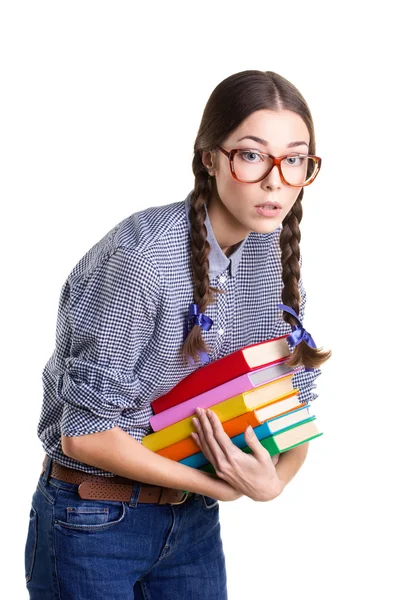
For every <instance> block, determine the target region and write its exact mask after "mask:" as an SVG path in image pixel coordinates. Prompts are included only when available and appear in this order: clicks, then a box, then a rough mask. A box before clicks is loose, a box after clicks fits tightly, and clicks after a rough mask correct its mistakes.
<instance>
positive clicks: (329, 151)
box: [0, 0, 400, 600]
mask: <svg viewBox="0 0 400 600" xmlns="http://www.w3.org/2000/svg"><path fill="white" fill-rule="evenodd" d="M372 6H375V3H374V4H372V3H368V2H367V3H366V2H343V3H338V2H335V3H330V4H328V3H322V2H321V3H315V2H314V3H307V2H287V1H286V2H283V3H276V2H275V3H272V2H271V3H267V2H265V1H263V2H256V1H254V2H251V3H248V2H213V3H212V2H203V3H198V2H182V3H178V2H168V3H162V2H158V3H157V2H153V3H151V4H149V5H148V6H146V7H144V5H143V3H140V4H139V3H133V2H108V3H107V2H102V1H98V0H97V1H96V2H88V1H80V2H76V1H70V2H55V1H52V2H40V1H37V2H18V1H14V2H3V3H2V4H1V9H0V10H1V12H0V60H1V65H0V68H1V72H0V77H1V93H0V120H1V122H0V125H1V132H0V173H1V178H0V186H1V189H0V192H1V213H2V214H1V250H2V252H1V255H2V277H1V282H2V294H1V316H2V328H1V329H2V332H1V339H2V345H1V352H2V356H1V367H2V369H1V373H2V376H1V420H2V425H3V427H2V432H3V435H2V436H1V455H2V472H1V477H2V494H1V502H2V531H1V540H2V542H1V544H2V546H3V548H2V551H3V552H5V553H6V556H5V557H4V558H3V559H2V566H3V567H4V568H5V572H4V573H3V574H2V577H1V585H2V586H3V593H2V596H3V597H7V598H10V599H11V598H12V599H13V600H19V599H25V598H27V597H28V594H27V591H26V589H25V581H24V545H25V540H26V534H27V527H28V520H29V510H30V503H31V497H32V494H33V492H34V489H35V487H36V483H37V479H38V475H39V472H40V469H41V464H42V460H43V456H44V452H43V449H42V447H41V443H40V440H39V439H38V438H37V436H36V427H37V422H38V419H39V414H40V409H41V403H42V383H41V372H42V369H43V367H44V365H45V363H46V361H47V360H48V358H49V356H50V355H51V353H52V351H53V348H54V343H55V325H56V316H57V308H58V300H59V294H60V290H61V287H62V284H63V282H64V281H65V278H66V276H67V275H68V273H69V272H70V270H71V269H72V267H73V266H74V265H75V264H76V262H77V261H78V260H79V259H80V257H81V256H82V255H83V254H84V253H86V251H87V250H88V249H89V248H90V247H91V246H92V245H93V244H95V243H96V242H97V241H98V240H99V239H100V238H101V237H103V235H104V234H105V233H106V232H108V231H109V230H110V229H111V228H112V227H113V226H114V225H115V224H116V223H118V222H119V221H121V220H122V219H124V218H125V217H127V216H128V215H130V214H132V213H133V212H136V211H138V210H141V209H143V208H146V207H148V206H155V205H162V204H167V203H170V202H176V201H181V200H184V198H185V197H186V195H187V194H188V192H189V191H190V190H191V189H192V187H193V183H194V177H193V174H192V171H191V160H192V155H193V143H194V140H195V137H196V133H197V129H198V126H199V123H200V120H201V115H202V111H203V109H204V106H205V104H206V102H207V100H208V97H209V95H210V94H211V92H212V90H213V89H214V87H215V86H216V85H217V84H218V83H219V82H220V81H222V80H223V79H225V78H226V77H228V76H229V75H231V74H233V73H235V72H238V71H242V70H247V69H260V70H265V71H266V70H272V71H275V72H277V73H279V74H281V75H283V76H284V77H286V78H287V79H289V80H290V81H291V82H292V83H293V84H294V85H296V87H298V89H299V90H300V91H301V93H302V94H303V95H304V97H305V98H306V100H307V102H308V104H309V106H310V108H311V111H312V115H313V118H314V124H315V133H316V143H317V152H316V153H317V154H318V155H319V156H321V157H322V159H323V160H322V169H321V173H320V175H319V176H318V178H317V180H316V182H315V183H314V184H313V185H312V186H310V187H309V188H306V189H305V193H304V199H303V207H304V217H303V221H302V223H301V232H302V239H301V251H302V254H303V279H304V283H305V287H306V290H307V307H306V316H305V321H304V326H305V327H306V329H307V330H308V331H310V332H311V334H312V336H313V337H314V339H315V341H316V343H317V345H318V346H322V347H323V348H324V349H328V348H329V349H331V350H332V352H333V355H332V358H331V359H330V360H329V361H328V362H327V363H325V364H324V365H323V367H322V368H323V373H322V375H321V376H320V377H319V379H318V380H317V389H316V391H317V393H318V394H319V397H318V399H317V400H316V401H315V402H314V405H313V410H314V412H315V414H316V416H317V419H318V423H319V426H320V429H321V430H322V431H323V432H324V435H322V436H321V437H320V438H318V439H316V440H314V441H312V442H311V443H310V451H309V454H308V457H307V459H306V462H305V463H304V465H303V467H302V468H301V469H300V471H299V472H298V474H297V475H296V477H295V478H294V479H293V480H292V482H291V483H290V484H289V485H288V486H287V488H286V489H285V490H284V492H283V494H282V495H281V496H280V497H279V498H278V499H276V500H275V501H272V502H269V503H256V502H253V501H251V500H249V499H248V498H241V499H240V500H238V501H236V502H231V503H221V508H220V513H221V525H222V532H223V542H224V549H225V554H226V561H227V571H228V592H229V600H241V599H242V598H263V599H264V598H275V599H280V600H289V599H290V600H291V599H292V598H296V599H297V600H303V599H304V600H305V599H307V600H317V599H320V598H324V599H327V600H331V599H332V600H333V599H336V598H341V599H345V600H347V599H350V598H363V599H366V598H368V599H369V598H371V599H372V598H376V597H380V598H385V599H386V600H389V599H392V598H393V599H394V598H398V597H399V596H400V591H399V584H398V577H397V573H396V570H397V566H398V539H399V534H400V530H399V529H400V528H399V519H398V514H399V495H398V491H397V489H398V481H397V479H398V475H399V452H398V443H397V438H398V431H397V421H398V418H399V409H398V403H399V400H400V398H399V396H400V395H399V390H398V380H397V377H396V376H397V368H398V365H397V343H396V342H397V338H398V335H399V326H398V322H399V310H398V309H399V295H398V293H399V292H398V290H399V282H398V279H399V277H398V265H397V257H398V252H397V244H398V240H399V234H398V226H399V209H398V206H399V185H398V181H399V178H400V174H399V168H398V165H399V155H398V138H399V119H398V111H399V109H398V107H399V100H400V99H399V94H398V91H397V90H398V78H399V71H398V58H399V47H398V46H396V45H395V38H396V36H397V32H396V31H395V18H394V15H393V14H391V12H390V7H391V6H392V3H389V2H379V3H378V5H377V8H376V9H372V8H371V7H372ZM396 80H397V81H396ZM396 138H397V140H396ZM166 150H168V152H166ZM395 349H396V350H395ZM6 588H7V589H8V592H7V594H6V593H5V589H6ZM157 600H158V599H157ZM177 600H178V599H177Z"/></svg>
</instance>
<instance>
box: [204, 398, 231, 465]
mask: <svg viewBox="0 0 400 600" xmlns="http://www.w3.org/2000/svg"><path fill="white" fill-rule="evenodd" d="M197 414H198V415H199V419H200V421H201V425H202V433H203V435H204V439H205V442H206V443H207V446H208V448H209V449H210V452H211V453H212V454H213V456H214V458H215V460H216V461H218V464H219V465H220V464H221V460H222V461H223V460H226V455H225V452H224V451H223V450H222V448H221V446H220V444H219V442H218V440H216V439H215V435H214V430H213V427H212V425H211V422H210V419H209V417H208V416H207V414H206V412H205V411H202V410H200V411H197Z"/></svg>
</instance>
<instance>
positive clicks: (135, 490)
mask: <svg viewBox="0 0 400 600" xmlns="http://www.w3.org/2000/svg"><path fill="white" fill-rule="evenodd" d="M141 489H142V482H141V481H135V482H134V484H133V489H132V495H131V499H130V500H129V506H132V507H133V508H135V507H136V505H137V503H138V498H139V494H140V490H141Z"/></svg>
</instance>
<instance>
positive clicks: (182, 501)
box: [169, 490, 189, 506]
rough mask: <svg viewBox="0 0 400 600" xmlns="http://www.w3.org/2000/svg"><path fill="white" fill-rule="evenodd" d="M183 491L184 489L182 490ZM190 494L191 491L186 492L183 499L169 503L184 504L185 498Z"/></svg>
mask: <svg viewBox="0 0 400 600" xmlns="http://www.w3.org/2000/svg"><path fill="white" fill-rule="evenodd" d="M182 491H183V490H182ZM188 496H189V492H185V495H184V497H183V499H182V500H179V502H170V503H169V504H173V505H174V506H175V505H176V504H183V503H184V502H185V500H186V499H187V497H188Z"/></svg>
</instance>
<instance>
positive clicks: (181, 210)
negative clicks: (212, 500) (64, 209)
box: [37, 191, 321, 476]
mask: <svg viewBox="0 0 400 600" xmlns="http://www.w3.org/2000/svg"><path fill="white" fill-rule="evenodd" d="M191 193H192V191H191V192H189V194H188V196H187V197H186V199H185V200H183V201H180V202H174V203H171V204H168V205H164V206H153V207H150V208H147V209H145V210H142V211H139V212H136V213H134V214H132V215H130V216H129V217H127V218H125V219H124V220H123V221H121V222H120V223H118V224H117V225H116V226H114V228H113V229H111V231H109V232H108V233H107V234H106V235H105V236H104V237H103V238H102V239H101V240H100V241H99V242H97V243H96V244H95V245H94V246H93V247H92V248H90V249H89V250H88V252H87V253H86V254H85V255H84V256H83V257H82V258H81V259H80V260H79V262H78V263H77V264H76V265H75V267H74V268H73V269H72V271H71V273H70V274H69V275H68V277H67V279H66V281H65V283H64V285H63V286H62V289H61V295H60V300H59V309H58V315H57V326H56V343H55V349H54V352H53V353H52V355H51V357H50V358H49V360H48V362H47V363H46V365H45V367H44V370H43V373H42V381H43V404H42V409H41V414H40V420H39V423H38V427H37V434H38V436H39V438H40V440H41V442H42V445H43V448H44V450H45V452H47V454H49V455H50V456H51V457H53V458H54V459H55V460H56V461H57V462H59V463H61V464H63V465H65V466H68V467H73V468H76V469H81V470H83V471H86V472H87V473H92V474H96V475H104V476H113V475H114V473H112V472H108V471H104V470H102V469H99V468H97V467H93V466H89V465H86V464H84V463H81V462H79V461H76V460H74V459H72V458H69V457H67V456H65V455H64V453H63V452H62V449H61V434H63V435H67V436H79V435H84V434H88V433H94V432H99V431H105V430H107V429H110V428H112V427H114V426H116V425H118V426H119V427H120V428H121V429H123V430H124V431H126V432H127V433H129V435H131V436H133V437H134V438H135V439H136V440H138V441H141V440H142V437H143V436H144V435H147V434H148V433H151V432H152V429H151V426H150V425H149V418H150V417H151V416H152V414H153V411H152V408H151V405H150V402H151V401H152V400H154V399H155V398H158V397H159V396H162V395H163V394H165V393H167V392H168V391H169V390H170V389H171V388H173V387H174V386H175V385H176V384H177V383H178V382H179V381H180V380H181V379H183V378H184V377H186V376H187V375H189V373H191V372H192V371H194V370H195V369H198V368H204V367H202V366H199V364H193V365H187V366H186V365H185V364H184V362H183V360H182V359H181V358H180V356H179V355H178V350H179V348H180V346H181V344H182V341H183V336H184V325H185V319H186V318H187V315H188V310H189V304H190V303H191V302H193V282H192V273H191V268H190V235H191V228H190V222H189V217H188V214H189V202H190V196H191ZM206 212H207V210H206ZM205 225H206V227H207V235H208V238H207V239H208V241H209V243H210V246H211V251H210V255H209V263H210V269H209V274H210V284H211V285H212V286H215V287H219V288H220V289H223V290H225V291H226V294H222V295H217V297H216V298H217V299H216V302H215V303H214V304H211V305H209V306H208V307H207V310H206V314H207V315H208V316H209V317H210V318H211V319H212V320H213V325H212V327H211V329H210V330H209V331H203V336H204V339H205V340H206V341H207V342H208V344H209V345H210V347H211V348H212V353H211V354H210V355H209V356H210V360H211V361H214V360H216V359H218V358H221V357H223V356H225V355H227V354H229V353H231V352H234V351H235V350H238V349H239V348H242V347H244V346H248V345H250V344H254V343H256V342H262V341H265V340H268V339H271V338H274V337H278V336H280V335H289V334H290V333H291V332H292V329H291V327H290V325H289V324H287V323H286V322H285V321H284V320H283V319H282V311H280V310H279V309H278V308H277V304H278V303H281V302H282V300H281V290H282V287H283V283H282V278H281V260H280V248H279V235H280V231H281V226H279V228H277V229H276V230H275V231H273V232H272V233H267V234H261V233H254V232H252V233H250V234H249V235H248V237H247V238H245V239H244V240H243V241H242V242H241V243H240V244H239V245H238V246H237V247H236V249H235V251H234V252H233V253H232V254H231V255H230V256H229V257H227V256H226V255H225V254H224V253H223V251H222V250H221V248H220V246H219V245H218V243H217V241H216V239H215V237H214V233H213V230H212V227H211V224H210V220H209V217H208V213H207V218H206V222H205ZM301 264H302V259H300V265H301ZM299 283H300V292H301V296H302V301H301V306H300V319H301V321H302V323H303V325H304V327H305V328H306V329H307V325H306V324H305V323H304V321H303V319H304V307H305V303H306V292H305V289H304V286H303V281H302V279H300V282H299ZM310 333H311V335H313V337H314V339H316V343H317V345H318V335H317V334H315V332H313V331H311V332H310ZM289 350H290V352H292V351H293V348H292V347H291V346H289ZM320 373H321V370H320V369H314V370H313V371H310V372H308V373H307V372H305V370H304V367H303V368H302V369H301V370H300V371H299V372H298V373H296V374H295V375H294V377H293V385H294V387H297V388H299V390H300V400H301V402H308V401H312V400H314V399H315V398H317V397H318V395H317V394H316V393H315V392H313V391H312V390H313V389H314V388H315V387H316V386H315V383H314V382H315V379H316V378H317V377H318V376H319V375H320Z"/></svg>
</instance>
